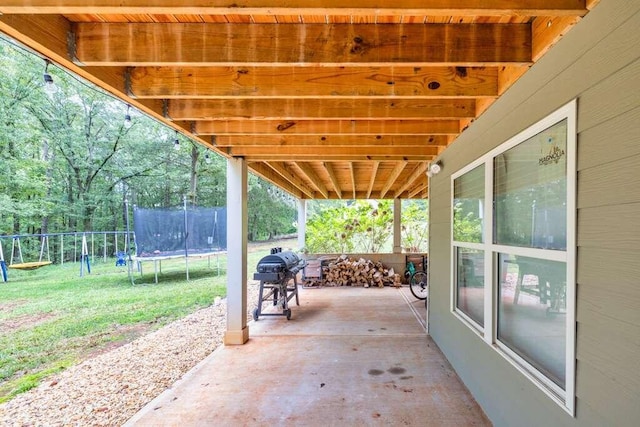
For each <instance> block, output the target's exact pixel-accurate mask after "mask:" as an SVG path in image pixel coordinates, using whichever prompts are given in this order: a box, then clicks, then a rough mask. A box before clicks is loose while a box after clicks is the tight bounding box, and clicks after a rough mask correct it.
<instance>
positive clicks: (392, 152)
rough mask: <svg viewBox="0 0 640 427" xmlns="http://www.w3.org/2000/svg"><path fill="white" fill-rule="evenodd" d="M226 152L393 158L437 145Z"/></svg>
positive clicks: (230, 150) (233, 151)
mask: <svg viewBox="0 0 640 427" xmlns="http://www.w3.org/2000/svg"><path fill="white" fill-rule="evenodd" d="M226 152H227V154H229V155H230V156H233V157H240V156H266V157H269V156H276V155H277V156H289V160H290V161H295V160H297V158H298V156H309V155H311V156H316V158H315V160H316V161H317V160H318V157H325V158H327V159H328V158H334V157H340V158H342V157H349V156H353V157H354V158H361V157H363V156H364V157H365V158H366V157H367V156H370V157H371V158H373V157H376V156H389V157H394V158H402V157H413V158H415V157H419V156H424V157H427V156H428V157H429V158H431V157H432V156H436V155H438V154H439V150H438V147H428V146H425V147H325V146H322V145H309V146H304V147H288V146H286V147H280V148H279V149H278V150H277V151H274V150H273V149H272V148H271V147H261V146H257V147H255V146H254V147H251V146H238V147H227V148H226Z"/></svg>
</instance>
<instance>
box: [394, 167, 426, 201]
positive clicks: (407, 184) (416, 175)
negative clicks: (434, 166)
mask: <svg viewBox="0 0 640 427" xmlns="http://www.w3.org/2000/svg"><path fill="white" fill-rule="evenodd" d="M428 165H429V164H428V163H427V162H420V163H418V165H417V166H416V168H415V169H414V170H413V172H412V173H411V175H410V176H409V178H407V179H406V180H405V181H404V184H402V185H401V186H400V187H399V188H398V189H397V190H396V192H395V196H394V198H396V199H397V198H398V197H400V195H401V194H402V193H404V192H405V191H406V189H407V188H409V187H411V185H413V183H414V182H415V181H416V180H417V179H419V178H421V177H422V176H423V175H424V174H425V172H426V171H427V167H428Z"/></svg>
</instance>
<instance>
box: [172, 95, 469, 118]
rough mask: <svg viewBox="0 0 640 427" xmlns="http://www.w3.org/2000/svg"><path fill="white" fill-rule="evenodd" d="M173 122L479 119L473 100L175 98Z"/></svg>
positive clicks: (173, 100)
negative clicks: (257, 119) (258, 119)
mask: <svg viewBox="0 0 640 427" xmlns="http://www.w3.org/2000/svg"><path fill="white" fill-rule="evenodd" d="M168 106H169V108H168V113H169V114H168V115H169V117H170V118H171V119H173V120H213V119H216V120H221V119H235V120H240V119H249V118H251V119H256V118H261V119H276V120H279V119H287V120H298V119H312V118H317V119H341V120H350V119H358V118H360V119H377V120H383V119H387V118H388V119H394V118H395V119H399V120H400V119H404V120H406V119H433V118H439V119H462V118H469V117H475V100H473V99H446V98H444V99H391V100H390V99H358V100H355V99H351V100H345V99H295V98H294V99H282V100H272V99H216V100H212V99H172V100H169V101H168Z"/></svg>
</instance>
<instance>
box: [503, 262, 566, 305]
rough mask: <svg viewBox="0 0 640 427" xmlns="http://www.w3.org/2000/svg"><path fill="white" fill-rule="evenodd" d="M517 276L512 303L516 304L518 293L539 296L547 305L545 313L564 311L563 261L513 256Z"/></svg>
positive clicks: (564, 276) (564, 271) (564, 275)
mask: <svg viewBox="0 0 640 427" xmlns="http://www.w3.org/2000/svg"><path fill="white" fill-rule="evenodd" d="M505 262H507V263H515V264H516V265H517V266H518V277H517V281H516V288H515V292H514V295H513V303H514V304H518V302H519V299H520V293H521V292H522V293H525V294H529V295H533V296H537V297H538V298H539V301H540V304H542V305H547V314H559V313H560V314H564V313H566V307H567V301H566V294H567V291H566V288H567V282H566V266H565V264H563V263H557V262H552V261H542V260H534V259H531V258H524V257H515V260H514V261H511V260H505Z"/></svg>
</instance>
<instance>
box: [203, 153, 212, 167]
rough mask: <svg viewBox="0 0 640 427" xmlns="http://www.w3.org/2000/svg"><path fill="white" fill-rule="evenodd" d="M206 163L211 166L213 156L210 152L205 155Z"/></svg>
mask: <svg viewBox="0 0 640 427" xmlns="http://www.w3.org/2000/svg"><path fill="white" fill-rule="evenodd" d="M204 162H205V163H206V164H208V165H209V164H211V156H210V155H209V152H208V151H207V152H206V153H205V155H204Z"/></svg>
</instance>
